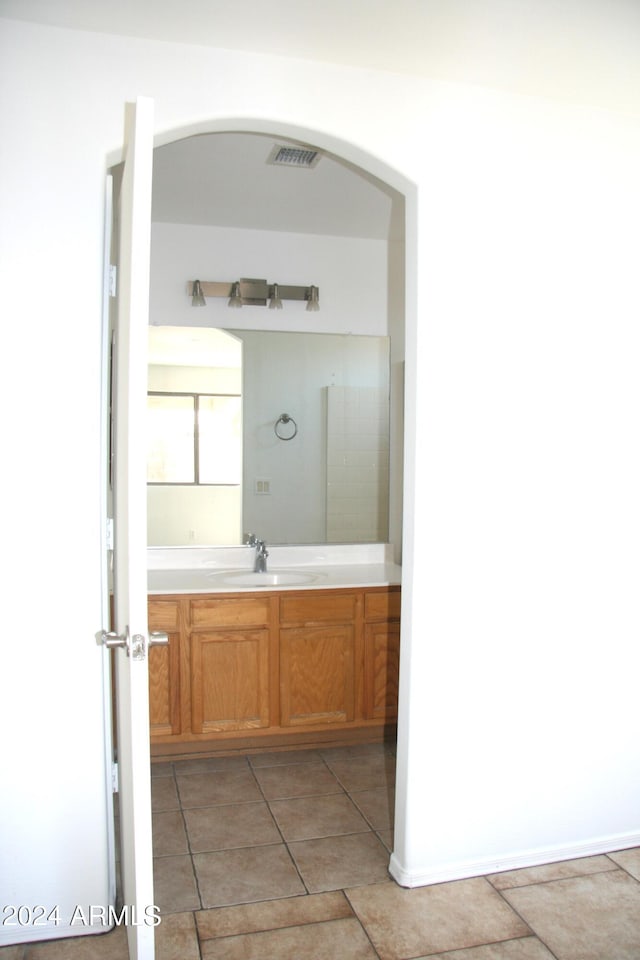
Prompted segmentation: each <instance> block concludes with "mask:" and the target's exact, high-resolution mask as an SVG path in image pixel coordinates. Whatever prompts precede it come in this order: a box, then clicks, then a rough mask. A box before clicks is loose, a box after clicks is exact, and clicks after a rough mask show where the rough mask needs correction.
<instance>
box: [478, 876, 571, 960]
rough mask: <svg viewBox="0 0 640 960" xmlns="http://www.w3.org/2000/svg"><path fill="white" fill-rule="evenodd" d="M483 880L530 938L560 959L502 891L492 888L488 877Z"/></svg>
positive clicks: (510, 888) (555, 958)
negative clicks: (510, 911) (511, 912)
mask: <svg viewBox="0 0 640 960" xmlns="http://www.w3.org/2000/svg"><path fill="white" fill-rule="evenodd" d="M484 879H485V880H486V881H487V883H488V884H489V886H490V887H491V889H492V890H495V892H496V893H497V894H499V896H500V899H501V900H502V902H503V903H505V904H506V905H507V906H508V907H509V909H510V910H512V911H513V912H514V913H515V915H516V916H517V917H518V918H519V919H520V920H521V921H522V922H523V923H524V925H525V927H526V928H527V930H530V931H531V936H533V937H535V938H536V939H537V940H538V941H539V942H540V943H541V944H542V945H543V947H545V948H546V949H547V950H548V951H549V953H550V954H551V956H552V957H553V960H560V958H559V957H558V955H557V953H555V952H554V951H553V950H552V949H551V947H550V946H549V944H548V943H547V942H546V941H545V940H544V939H543V937H541V936H540V934H539V933H537V931H536V930H534V929H533V927H532V926H531V924H530V923H528V921H527V920H525V918H524V917H523V916H522V914H521V913H520V911H519V910H517V909H516V907H514V905H513V904H512V903H509V901H508V900H507V898H506V897H504V896H503V895H502V894H503V891H502V890H496V888H495V887H494V886H493V884H492V883H491V881H490V880H489V878H488V876H485V877H484ZM572 879H574V878H572ZM508 889H509V890H513V889H514V888H513V887H508ZM511 939H518V940H522V939H523V938H522V937H517V938H513V937H512V938H511Z"/></svg>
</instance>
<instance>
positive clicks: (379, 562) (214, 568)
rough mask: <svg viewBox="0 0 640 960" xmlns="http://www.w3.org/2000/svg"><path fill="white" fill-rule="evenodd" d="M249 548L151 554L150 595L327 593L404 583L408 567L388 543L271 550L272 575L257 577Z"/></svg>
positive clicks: (162, 550)
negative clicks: (395, 556) (398, 560)
mask: <svg viewBox="0 0 640 960" xmlns="http://www.w3.org/2000/svg"><path fill="white" fill-rule="evenodd" d="M254 556H255V550H253V549H251V548H249V547H229V548H224V547H213V548H197V547H192V548H182V547H177V548H171V547H169V548H160V547H151V548H149V551H148V573H147V585H148V591H149V593H150V594H179V593H236V592H247V591H256V590H257V591H264V590H326V589H331V588H349V587H353V588H356V587H383V586H389V585H392V584H399V583H400V582H401V578H402V567H401V566H400V565H399V564H396V563H393V561H392V559H391V550H390V548H389V546H388V545H387V544H365V545H362V546H360V545H348V546H343V545H338V546H333V545H329V546H327V545H320V546H306V545H305V546H300V547H278V546H275V547H269V558H268V562H267V573H266V574H265V575H262V574H259V573H257V574H254V573H253V572H252V571H253V559H254Z"/></svg>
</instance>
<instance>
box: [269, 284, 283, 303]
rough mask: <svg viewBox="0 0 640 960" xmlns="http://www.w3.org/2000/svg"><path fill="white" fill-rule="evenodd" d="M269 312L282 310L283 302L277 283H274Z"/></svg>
mask: <svg viewBox="0 0 640 960" xmlns="http://www.w3.org/2000/svg"><path fill="white" fill-rule="evenodd" d="M269 310H282V300H281V299H280V292H279V290H278V284H277V283H274V285H273V290H272V291H271V299H270V300H269Z"/></svg>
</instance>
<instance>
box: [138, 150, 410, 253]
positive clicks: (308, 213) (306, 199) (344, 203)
mask: <svg viewBox="0 0 640 960" xmlns="http://www.w3.org/2000/svg"><path fill="white" fill-rule="evenodd" d="M287 143H289V141H287V140H286V139H282V138H281V139H276V138H273V137H267V136H262V135H260V134H255V135H254V134H248V133H214V134H208V135H203V136H198V137H191V138H189V139H187V140H181V141H177V142H176V143H171V144H167V145H166V146H163V147H158V148H156V150H155V153H154V164H153V219H154V221H164V222H169V223H193V224H211V225H217V226H225V227H237V228H243V229H251V230H281V231H287V232H292V233H314V234H320V235H329V236H351V237H365V238H371V239H387V238H388V237H389V236H390V235H393V236H396V237H397V236H398V235H399V231H400V229H401V221H402V217H401V206H402V201H401V198H400V197H399V195H397V194H394V192H393V191H391V188H389V187H385V186H384V185H382V184H379V183H378V182H377V181H375V180H374V179H373V178H371V177H368V176H367V175H365V174H364V173H363V172H358V171H356V170H354V169H353V168H351V167H349V166H348V165H347V164H346V163H345V162H343V161H339V160H338V159H337V158H335V157H332V156H331V155H329V154H324V155H323V156H321V158H320V160H319V162H318V163H317V165H316V166H315V167H313V168H312V169H299V168H291V167H281V166H274V165H273V164H268V163H267V159H268V157H269V155H270V153H271V151H272V148H273V146H274V144H287Z"/></svg>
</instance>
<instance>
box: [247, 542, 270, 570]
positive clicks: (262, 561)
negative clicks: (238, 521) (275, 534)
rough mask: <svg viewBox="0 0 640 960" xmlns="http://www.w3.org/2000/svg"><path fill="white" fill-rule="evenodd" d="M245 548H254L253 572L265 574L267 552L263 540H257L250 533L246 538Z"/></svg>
mask: <svg viewBox="0 0 640 960" xmlns="http://www.w3.org/2000/svg"><path fill="white" fill-rule="evenodd" d="M247 546H248V547H255V548H256V558H255V562H254V564H253V572H254V573H266V572H267V557H268V556H269V551H268V550H267V545H266V543H265V542H264V540H259V539H258V537H256V535H255V533H251V534H249V537H248V538H247Z"/></svg>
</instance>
